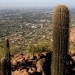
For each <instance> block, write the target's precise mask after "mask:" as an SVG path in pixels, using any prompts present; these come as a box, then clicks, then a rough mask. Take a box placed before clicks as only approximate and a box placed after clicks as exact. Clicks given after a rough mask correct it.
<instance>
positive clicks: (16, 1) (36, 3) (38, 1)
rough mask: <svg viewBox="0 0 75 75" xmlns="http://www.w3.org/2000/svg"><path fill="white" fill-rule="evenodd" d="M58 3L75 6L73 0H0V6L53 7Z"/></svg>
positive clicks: (74, 0)
mask: <svg viewBox="0 0 75 75" xmlns="http://www.w3.org/2000/svg"><path fill="white" fill-rule="evenodd" d="M58 4H65V5H67V6H69V7H73V8H75V0H0V8H16V7H17V8H20V7H23V8H25V7H55V6H56V5H58Z"/></svg>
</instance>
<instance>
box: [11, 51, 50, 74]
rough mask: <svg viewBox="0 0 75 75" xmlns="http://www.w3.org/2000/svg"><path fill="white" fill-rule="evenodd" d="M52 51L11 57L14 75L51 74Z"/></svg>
mask: <svg viewBox="0 0 75 75" xmlns="http://www.w3.org/2000/svg"><path fill="white" fill-rule="evenodd" d="M50 58H51V52H42V53H37V54H22V53H20V54H16V55H14V56H13V57H11V68H12V75H48V74H47V72H48V73H49V74H50V64H47V63H50V61H47V60H49V59H50ZM45 68H49V69H47V71H46V70H45Z"/></svg>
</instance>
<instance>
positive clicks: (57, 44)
mask: <svg viewBox="0 0 75 75" xmlns="http://www.w3.org/2000/svg"><path fill="white" fill-rule="evenodd" d="M53 25H54V27H53V49H54V51H53V57H52V75H66V60H67V59H66V58H67V51H68V39H69V10H68V8H67V7H66V6H64V5H59V6H57V7H56V9H55V11H54V15H53Z"/></svg>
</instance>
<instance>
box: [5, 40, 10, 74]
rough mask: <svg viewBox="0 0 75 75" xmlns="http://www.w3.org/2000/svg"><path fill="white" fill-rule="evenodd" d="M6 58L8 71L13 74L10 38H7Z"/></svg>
mask: <svg viewBox="0 0 75 75" xmlns="http://www.w3.org/2000/svg"><path fill="white" fill-rule="evenodd" d="M5 58H6V60H7V73H8V75H11V62H10V60H11V57H10V50H9V40H8V39H7V40H6V56H5Z"/></svg>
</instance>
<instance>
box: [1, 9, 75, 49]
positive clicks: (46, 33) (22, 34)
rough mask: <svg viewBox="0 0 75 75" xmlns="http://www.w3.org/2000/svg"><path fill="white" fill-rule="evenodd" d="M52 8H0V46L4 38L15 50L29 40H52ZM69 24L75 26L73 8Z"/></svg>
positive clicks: (35, 41) (33, 41) (25, 44)
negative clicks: (7, 39)
mask: <svg viewBox="0 0 75 75" xmlns="http://www.w3.org/2000/svg"><path fill="white" fill-rule="evenodd" d="M53 10H54V9H52V8H38V9H13V10H11V9H8V10H0V47H2V46H1V45H2V41H3V40H5V38H9V40H10V43H11V44H12V45H14V47H15V48H16V50H25V49H26V47H27V46H28V45H29V43H30V42H32V43H35V44H37V43H38V42H39V41H42V40H52V15H53ZM70 10H71V13H70V14H71V15H70V17H71V23H70V26H71V27H72V26H75V10H74V9H70Z"/></svg>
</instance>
